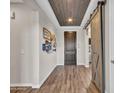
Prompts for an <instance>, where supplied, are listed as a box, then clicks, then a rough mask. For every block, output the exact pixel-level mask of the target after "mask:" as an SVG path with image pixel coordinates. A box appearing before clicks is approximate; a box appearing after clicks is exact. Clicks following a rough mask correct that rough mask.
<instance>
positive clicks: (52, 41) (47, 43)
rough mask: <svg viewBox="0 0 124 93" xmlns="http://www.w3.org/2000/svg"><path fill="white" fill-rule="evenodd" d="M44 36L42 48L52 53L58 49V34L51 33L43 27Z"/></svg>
mask: <svg viewBox="0 0 124 93" xmlns="http://www.w3.org/2000/svg"><path fill="white" fill-rule="evenodd" d="M43 38H44V43H43V44H42V50H43V51H45V52H47V53H52V52H53V51H56V36H55V34H54V33H51V32H50V31H49V30H47V29H46V28H43Z"/></svg>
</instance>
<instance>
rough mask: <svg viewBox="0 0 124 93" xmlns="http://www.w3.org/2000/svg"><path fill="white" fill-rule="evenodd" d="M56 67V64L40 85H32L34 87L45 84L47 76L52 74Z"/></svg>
mask: <svg viewBox="0 0 124 93" xmlns="http://www.w3.org/2000/svg"><path fill="white" fill-rule="evenodd" d="M55 68H56V66H54V67H53V69H52V70H51V71H50V72H49V73H48V75H47V76H46V77H45V78H44V79H43V80H41V82H40V84H39V85H32V88H40V87H41V86H42V85H43V84H44V82H45V81H46V80H47V78H48V77H49V76H50V74H51V73H52V72H53V70H54V69H55Z"/></svg>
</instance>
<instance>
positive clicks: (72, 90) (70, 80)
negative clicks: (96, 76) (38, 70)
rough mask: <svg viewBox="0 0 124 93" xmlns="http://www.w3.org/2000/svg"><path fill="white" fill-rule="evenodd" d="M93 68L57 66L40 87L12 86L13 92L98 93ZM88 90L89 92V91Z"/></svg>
mask: <svg viewBox="0 0 124 93" xmlns="http://www.w3.org/2000/svg"><path fill="white" fill-rule="evenodd" d="M90 83H91V70H90V69H89V68H85V67H84V66H57V67H56V68H55V70H54V71H53V73H52V74H51V75H50V76H49V77H48V79H47V80H46V81H45V83H44V84H43V85H42V86H41V88H40V89H32V88H30V87H29V88H28V87H27V88H26V87H24V88H15V89H14V88H12V89H11V93H98V91H97V90H96V88H95V87H94V86H91V88H90V90H89V86H90V85H91V84H90ZM87 90H88V92H87Z"/></svg>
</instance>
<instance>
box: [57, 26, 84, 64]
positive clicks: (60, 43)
mask: <svg viewBox="0 0 124 93" xmlns="http://www.w3.org/2000/svg"><path fill="white" fill-rule="evenodd" d="M64 31H76V32H77V42H76V43H77V65H85V46H84V45H85V39H84V32H83V31H82V29H81V28H80V27H61V28H60V29H58V32H57V50H58V51H57V64H58V65H64Z"/></svg>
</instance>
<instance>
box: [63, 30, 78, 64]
mask: <svg viewBox="0 0 124 93" xmlns="http://www.w3.org/2000/svg"><path fill="white" fill-rule="evenodd" d="M64 42H65V47H64V54H65V65H76V32H65V33H64Z"/></svg>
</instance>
